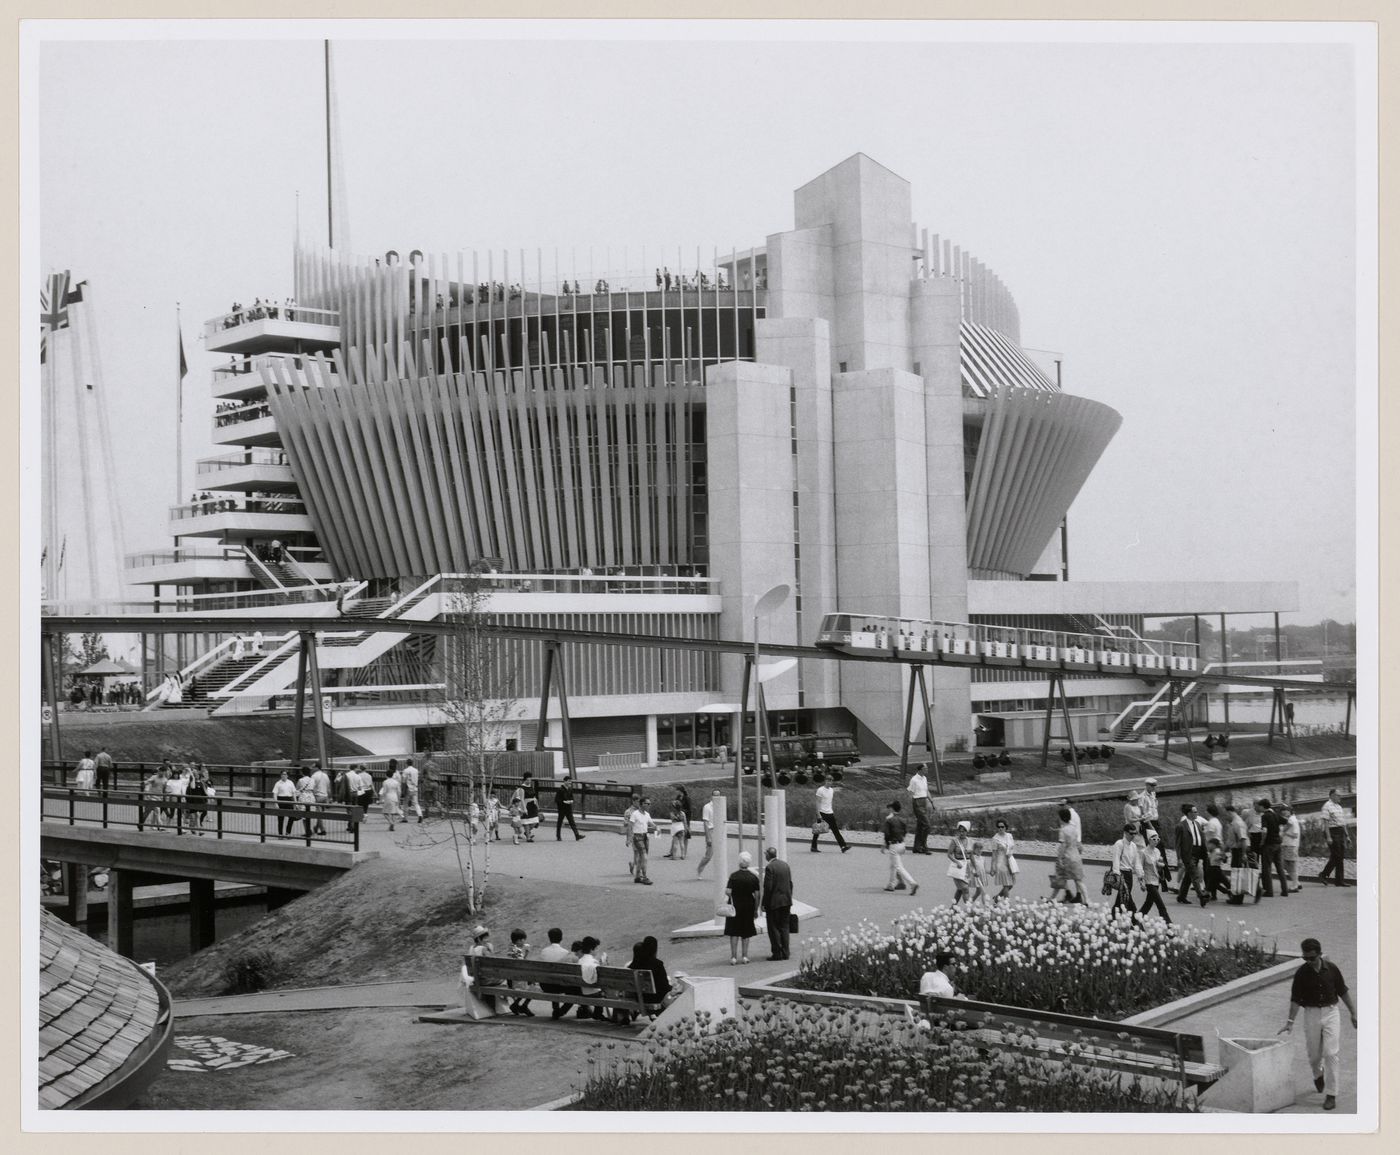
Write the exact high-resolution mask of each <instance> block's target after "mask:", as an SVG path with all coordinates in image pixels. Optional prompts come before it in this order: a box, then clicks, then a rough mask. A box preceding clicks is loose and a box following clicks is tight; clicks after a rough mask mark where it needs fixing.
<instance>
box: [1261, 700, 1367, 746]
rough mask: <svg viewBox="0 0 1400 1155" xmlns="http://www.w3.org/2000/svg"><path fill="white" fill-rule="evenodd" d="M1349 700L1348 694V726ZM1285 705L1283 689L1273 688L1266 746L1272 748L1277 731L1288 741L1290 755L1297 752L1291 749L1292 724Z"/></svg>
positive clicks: (1349, 717) (1348, 715)
mask: <svg viewBox="0 0 1400 1155" xmlns="http://www.w3.org/2000/svg"><path fill="white" fill-rule="evenodd" d="M1351 699H1352V696H1351V695H1350V694H1348V695H1347V722H1348V724H1350V722H1351ZM1286 705H1287V699H1286V698H1285V697H1284V689H1283V687H1282V686H1275V687H1274V692H1273V698H1272V700H1271V701H1270V702H1269V741H1268V744H1269V745H1270V746H1272V745H1273V744H1274V733H1275V730H1277V732H1278V733H1279V734H1281V735H1282V736H1283V737H1285V738H1287V739H1288V752H1289V753H1290V754H1296V753H1297V751H1296V750H1295V749H1294V748H1293V723H1292V722H1291V721H1290V720H1289V717H1288V712H1287V710H1285V709H1284V707H1285V706H1286Z"/></svg>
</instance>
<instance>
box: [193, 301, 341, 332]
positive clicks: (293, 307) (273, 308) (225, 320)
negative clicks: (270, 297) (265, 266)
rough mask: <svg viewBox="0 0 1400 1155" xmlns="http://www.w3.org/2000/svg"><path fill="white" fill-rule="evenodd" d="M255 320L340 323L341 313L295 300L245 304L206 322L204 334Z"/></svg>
mask: <svg viewBox="0 0 1400 1155" xmlns="http://www.w3.org/2000/svg"><path fill="white" fill-rule="evenodd" d="M254 321H301V322H304V323H306V324H311V325H339V324H340V313H339V312H338V311H337V310H335V309H309V308H307V307H306V306H304V305H298V304H296V303H295V302H293V301H284V302H281V303H280V304H277V303H273V302H270V301H269V302H264V303H255V304H252V305H243V306H241V307H239V308H237V309H234V310H231V311H230V312H227V313H221V314H220V315H219V316H217V317H211V318H210V319H209V320H208V321H205V322H204V336H205V337H206V338H209V337H217V336H218V335H219V334H220V333H222V332H223V331H224V330H225V329H236V328H238V326H239V325H248V324H251V323H252V322H254Z"/></svg>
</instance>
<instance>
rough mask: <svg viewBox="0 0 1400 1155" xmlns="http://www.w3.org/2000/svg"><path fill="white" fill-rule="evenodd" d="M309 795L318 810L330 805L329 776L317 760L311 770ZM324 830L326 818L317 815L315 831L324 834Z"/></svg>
mask: <svg viewBox="0 0 1400 1155" xmlns="http://www.w3.org/2000/svg"><path fill="white" fill-rule="evenodd" d="M311 797H312V801H313V802H314V803H315V805H316V808H317V809H318V810H325V808H326V807H327V806H329V805H330V801H331V776H330V775H329V774H327V773H326V771H325V769H324V768H323V767H322V766H321V764H320V763H319V762H317V763H316V769H315V770H313V771H312V772H311ZM325 832H326V820H325V818H324V816H322V815H317V817H316V833H317V834H325Z"/></svg>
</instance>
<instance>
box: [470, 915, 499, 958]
mask: <svg viewBox="0 0 1400 1155" xmlns="http://www.w3.org/2000/svg"><path fill="white" fill-rule="evenodd" d="M495 953H496V948H495V947H493V946H492V945H491V932H490V931H489V930H487V929H486V928H485V927H484V926H482V925H481V924H480V923H478V924H477V925H476V926H475V927H474V928H473V929H472V947H471V950H469V951H467V954H469V955H476V956H477V957H478V958H480V957H482V956H483V955H488V954H495Z"/></svg>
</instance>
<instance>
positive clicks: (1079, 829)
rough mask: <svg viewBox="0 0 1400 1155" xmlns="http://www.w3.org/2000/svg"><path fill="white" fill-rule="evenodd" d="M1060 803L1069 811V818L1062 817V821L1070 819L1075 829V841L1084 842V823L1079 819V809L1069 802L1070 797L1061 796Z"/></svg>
mask: <svg viewBox="0 0 1400 1155" xmlns="http://www.w3.org/2000/svg"><path fill="white" fill-rule="evenodd" d="M1060 805H1061V806H1063V807H1064V808H1065V809H1066V810H1068V811H1069V818H1068V819H1063V818H1062V819H1060V821H1061V822H1064V821H1068V822H1069V824H1070V826H1071V827H1072V828H1073V829H1074V840H1075V842H1079V843H1082V842H1083V841H1084V824H1083V823H1082V822H1080V820H1079V811H1078V810H1076V809H1075V808H1074V807H1073V806H1071V805H1070V804H1069V799H1068V798H1061V799H1060Z"/></svg>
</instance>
